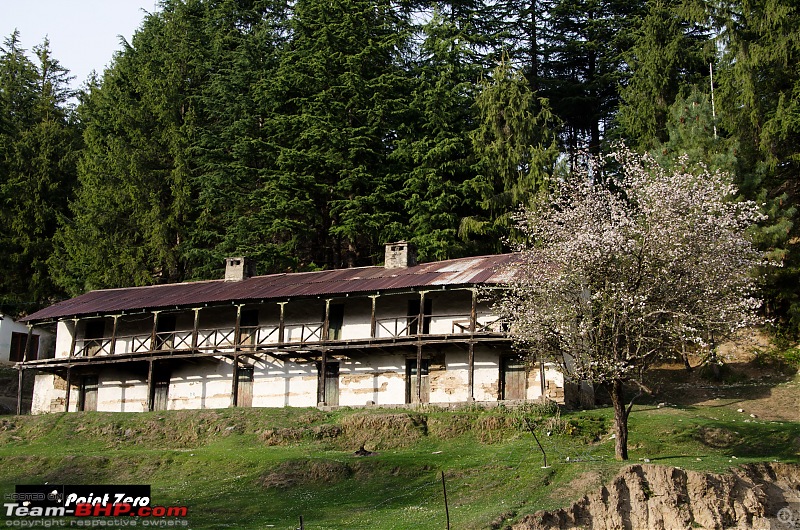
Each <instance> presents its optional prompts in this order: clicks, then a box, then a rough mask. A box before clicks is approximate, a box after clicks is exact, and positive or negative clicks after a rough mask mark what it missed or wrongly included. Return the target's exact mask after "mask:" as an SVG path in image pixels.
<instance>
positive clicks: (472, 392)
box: [467, 340, 475, 399]
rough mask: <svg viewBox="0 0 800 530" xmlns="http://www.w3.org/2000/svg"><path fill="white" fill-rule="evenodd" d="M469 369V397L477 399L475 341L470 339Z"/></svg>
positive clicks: (468, 352)
mask: <svg viewBox="0 0 800 530" xmlns="http://www.w3.org/2000/svg"><path fill="white" fill-rule="evenodd" d="M467 365H468V368H467V371H468V372H469V373H468V374H467V375H468V379H469V398H470V399H475V343H474V342H472V341H471V340H470V341H469V345H468V350H467Z"/></svg>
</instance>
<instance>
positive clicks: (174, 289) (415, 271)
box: [24, 254, 518, 322]
mask: <svg viewBox="0 0 800 530" xmlns="http://www.w3.org/2000/svg"><path fill="white" fill-rule="evenodd" d="M516 259H518V258H517V255H516V254H499V255H494V256H480V257H471V258H460V259H452V260H446V261H436V262H432V263H423V264H421V265H416V266H413V267H408V268H403V269H386V268H384V267H358V268H352V269H336V270H329V271H319V272H299V273H291V274H269V275H266V276H254V277H252V278H248V279H246V280H242V281H239V282H226V281H224V280H210V281H200V282H186V283H176V284H168V285H152V286H148V287H128V288H122V289H102V290H98V291H91V292H88V293H86V294H83V295H81V296H78V297H76V298H72V299H70V300H65V301H63V302H59V303H57V304H54V305H52V306H50V307H47V308H45V309H42V310H41V311H37V312H36V313H33V314H32V315H30V316H28V317H27V318H25V319H24V320H27V321H34V322H36V321H47V320H57V319H60V318H67V317H78V316H84V315H94V314H103V313H111V314H113V313H120V312H124V311H135V310H152V309H164V308H170V307H187V306H197V305H204V304H218V303H225V302H237V301H241V302H245V301H247V300H269V299H278V300H280V299H287V298H296V297H312V296H336V295H345V294H348V293H368V292H376V291H393V290H403V289H413V288H423V287H426V286H446V285H453V286H455V285H482V284H489V285H491V284H498V283H503V282H504V281H507V278H508V274H509V273H508V270H507V266H508V265H509V264H511V263H513V262H514V261H516Z"/></svg>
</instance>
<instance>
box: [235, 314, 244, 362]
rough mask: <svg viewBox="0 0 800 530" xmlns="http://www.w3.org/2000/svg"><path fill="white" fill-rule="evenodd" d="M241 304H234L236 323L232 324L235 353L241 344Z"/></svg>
mask: <svg viewBox="0 0 800 530" xmlns="http://www.w3.org/2000/svg"><path fill="white" fill-rule="evenodd" d="M242 306H243V304H239V305H237V306H236V323H235V324H234V325H233V353H234V354H235V353H237V352H238V351H239V349H240V348H239V346H241V342H242V341H241V337H240V336H239V335H241V333H242Z"/></svg>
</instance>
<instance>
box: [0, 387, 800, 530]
mask: <svg viewBox="0 0 800 530" xmlns="http://www.w3.org/2000/svg"><path fill="white" fill-rule="evenodd" d="M797 383H798V380H797V379H795V380H790V381H788V382H785V383H783V384H789V385H797ZM739 408H741V401H739V400H733V399H727V400H726V399H723V400H721V401H720V402H719V403H717V404H712V405H706V404H704V405H702V406H700V405H680V406H678V405H666V406H663V405H662V406H658V405H657V404H655V403H654V404H651V405H642V406H637V407H636V408H635V410H634V413H633V414H632V415H631V419H630V430H631V435H630V455H631V461H632V462H637V461H644V460H645V459H647V460H649V461H650V462H652V463H659V464H665V465H671V466H680V467H683V468H687V469H695V470H709V471H716V472H724V471H725V470H727V469H729V468H730V467H731V466H734V465H737V464H741V463H746V462H757V461H765V460H766V461H773V460H777V461H782V462H800V423H798V422H793V421H769V420H763V419H761V418H759V417H756V418H752V417H750V416H749V415H748V414H745V413H741V412H738V409H739ZM526 418H527V419H528V420H529V421H531V422H532V423H533V424H534V425H535V426H536V432H537V435H538V437H539V439H540V441H541V443H542V445H543V447H544V449H545V451H546V452H547V458H548V464H549V467H548V468H546V469H545V468H542V464H543V458H542V453H541V451H540V450H539V448H538V446H537V445H536V443H535V442H534V440H533V437H532V435H531V434H530V432H529V431H528V430H527V428H526V422H525V419H526ZM611 426H612V422H611V410H610V409H609V408H598V409H595V410H590V411H578V412H568V413H565V412H560V411H558V410H556V409H555V408H554V407H542V406H530V407H527V408H523V409H516V410H511V409H504V408H497V409H492V410H479V409H475V408H465V409H462V410H457V411H441V410H435V409H425V410H396V409H370V410H348V409H343V410H338V411H334V412H322V411H319V410H316V409H226V410H201V411H169V412H153V413H132V414H129V413H97V412H90V413H72V414H52V415H44V416H23V417H18V416H6V417H3V418H0V490H2V492H3V493H4V494H5V493H10V492H12V491H13V488H14V485H16V484H41V483H44V482H49V483H60V484H103V483H108V484H150V485H151V486H152V496H153V499H152V500H153V503H154V504H158V505H166V506H171V505H187V506H188V507H189V516H188V522H189V527H191V528H196V529H203V528H254V529H255V528H278V529H290V528H296V527H297V526H298V521H299V517H300V516H303V518H304V521H305V525H306V528H314V529H345V528H347V529H353V528H371V529H374V528H386V529H394V528H396V529H405V528H409V529H411V528H415V529H416V528H445V504H444V496H443V489H442V479H441V472H444V476H445V481H446V487H447V498H448V505H449V512H450V520H451V526H452V527H453V528H459V529H471V528H499V527H501V526H504V525H505V524H507V523H509V522H512V521H514V520H516V519H518V518H519V517H521V516H522V515H524V514H526V513H532V512H534V511H536V510H539V509H552V508H557V507H560V506H563V505H565V504H567V503H568V502H570V501H573V500H575V499H577V498H579V497H580V496H581V495H583V494H584V493H586V492H587V491H589V489H595V488H597V487H598V486H599V484H600V483H602V482H603V481H606V480H608V479H609V478H611V477H612V476H614V475H615V474H616V473H617V472H618V470H619V469H620V467H621V466H622V465H624V464H621V463H619V462H616V461H615V460H614V456H613V454H614V446H613V439H612V438H611V434H610V432H611ZM362 446H364V447H365V448H366V450H368V451H370V452H372V453H373V454H371V455H369V456H357V455H356V454H354V452H355V451H356V450H358V449H359V448H361V447H362Z"/></svg>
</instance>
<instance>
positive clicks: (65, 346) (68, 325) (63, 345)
mask: <svg viewBox="0 0 800 530" xmlns="http://www.w3.org/2000/svg"><path fill="white" fill-rule="evenodd" d="M74 332H75V326H74V324H73V323H72V321H67V320H60V321H59V322H58V325H57V326H56V357H69V349H70V347H71V346H72V334H73V333H74Z"/></svg>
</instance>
